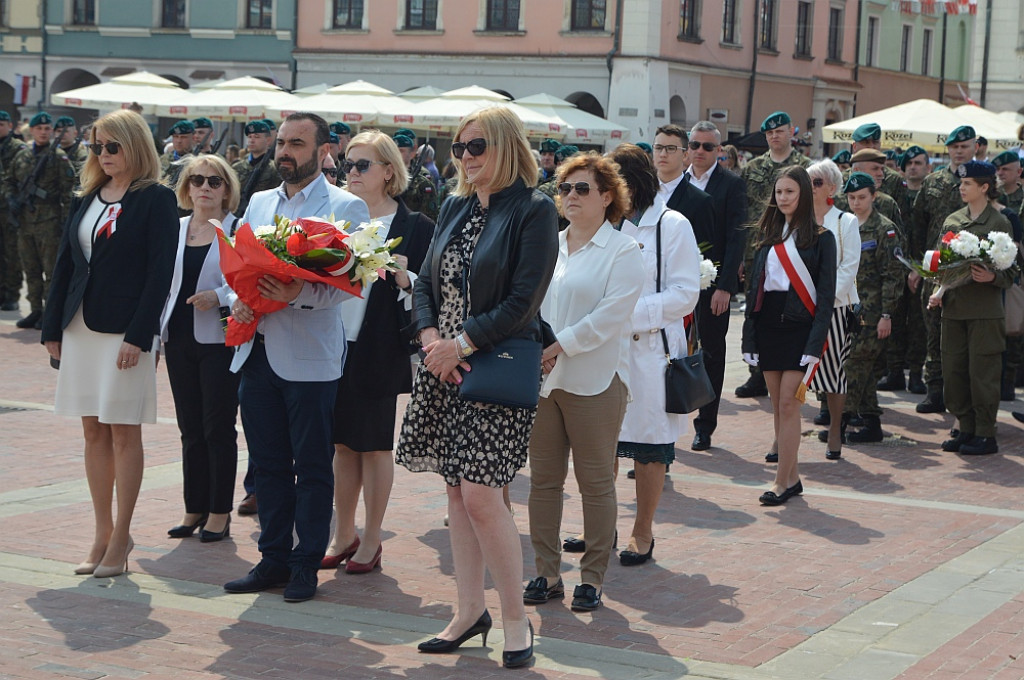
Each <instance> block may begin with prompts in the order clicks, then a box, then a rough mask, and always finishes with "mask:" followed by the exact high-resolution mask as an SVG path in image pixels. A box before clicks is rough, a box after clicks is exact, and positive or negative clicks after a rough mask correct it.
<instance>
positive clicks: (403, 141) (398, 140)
mask: <svg viewBox="0 0 1024 680" xmlns="http://www.w3.org/2000/svg"><path fill="white" fill-rule="evenodd" d="M392 139H394V140H395V145H396V146H398V148H399V149H412V148H413V147H415V146H416V145H415V144H414V143H413V141H412V137H409V136H408V135H402V134H399V133H397V132H396V133H395V134H394V136H392Z"/></svg>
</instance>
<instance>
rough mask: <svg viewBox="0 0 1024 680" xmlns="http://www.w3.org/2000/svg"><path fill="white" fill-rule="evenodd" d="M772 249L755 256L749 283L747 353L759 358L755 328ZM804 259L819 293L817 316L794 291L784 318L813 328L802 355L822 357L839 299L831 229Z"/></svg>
mask: <svg viewBox="0 0 1024 680" xmlns="http://www.w3.org/2000/svg"><path fill="white" fill-rule="evenodd" d="M771 248H772V246H762V247H761V248H758V250H757V252H756V253H754V264H753V266H752V267H751V271H750V276H749V278H748V279H747V311H746V318H745V319H744V321H743V352H744V353H746V354H757V353H758V350H757V342H756V339H755V333H754V327H755V326H756V324H757V317H758V316H759V314H760V311H761V300H762V299H763V298H764V278H765V274H764V267H765V262H766V261H767V260H768V251H769V250H771ZM797 252H798V253H800V259H801V260H803V261H804V264H805V265H806V266H807V271H808V272H810V274H811V279H812V280H813V281H814V289H815V291H816V293H817V299H816V300H815V306H814V309H815V311H814V316H813V317H812V316H811V314H810V312H808V311H807V308H806V307H804V303H803V302H801V300H800V296H798V295H797V294H796V292H795V291H794V290H793V288H792V287H790V289H789V290H788V291H787V292H786V306H785V308H784V311H783V314H784V315H785V317H786V318H787V319H791V320H793V321H803V322H806V323H810V324H811V333H810V335H809V336H807V344H806V345H804V351H803V352H802V354H805V355H807V356H813V357H820V356H821V354H822V348H823V347H824V345H825V338H827V337H828V327H829V324H830V323H831V321H832V307H833V305H834V304H835V296H836V237H835V236H833V235H832V232H830V231H828V230H827V229H822V230H821V231H819V232H818V238H817V239H815V241H814V245H812V246H811V247H810V248H806V249H802V250H797Z"/></svg>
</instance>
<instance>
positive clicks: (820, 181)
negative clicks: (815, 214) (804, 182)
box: [811, 177, 825, 189]
mask: <svg viewBox="0 0 1024 680" xmlns="http://www.w3.org/2000/svg"><path fill="white" fill-rule="evenodd" d="M811 186H812V187H814V188H815V189H820V188H822V187H823V186H825V180H823V179H822V178H820V177H815V178H814V179H812V180H811Z"/></svg>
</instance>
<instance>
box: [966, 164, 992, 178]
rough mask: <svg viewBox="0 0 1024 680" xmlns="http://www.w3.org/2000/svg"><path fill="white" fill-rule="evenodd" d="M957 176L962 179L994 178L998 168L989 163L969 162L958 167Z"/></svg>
mask: <svg viewBox="0 0 1024 680" xmlns="http://www.w3.org/2000/svg"><path fill="white" fill-rule="evenodd" d="M956 174H957V176H959V177H960V178H961V179H963V178H964V177H994V176H995V174H996V166H994V165H992V164H991V163H989V162H988V161H967V162H966V163H964V164H962V165H958V166H957V168H956Z"/></svg>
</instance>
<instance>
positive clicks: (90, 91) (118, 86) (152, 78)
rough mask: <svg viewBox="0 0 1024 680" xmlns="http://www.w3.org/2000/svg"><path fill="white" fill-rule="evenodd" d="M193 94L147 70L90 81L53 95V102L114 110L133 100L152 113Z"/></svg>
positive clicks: (126, 106)
mask: <svg viewBox="0 0 1024 680" xmlns="http://www.w3.org/2000/svg"><path fill="white" fill-rule="evenodd" d="M190 96H191V94H190V93H189V92H188V90H185V89H183V88H181V87H179V86H178V84H177V83H176V82H174V81H173V80H168V79H167V78H162V77H160V76H158V75H156V74H155V73H149V72H148V71H136V72H135V73H128V74H126V75H123V76H118V77H116V78H112V79H110V80H108V81H107V82H105V83H96V84H95V85H87V86H85V87H79V88H76V89H74V90H66V91H64V92H57V93H55V94H52V95H50V103H51V104H53V105H55V106H67V107H71V108H76V109H100V110H101V111H113V110H115V109H126V108H128V107H129V106H131V105H132V104H133V103H136V104H138V105H139V106H141V107H142V113H143V114H153V113H156V112H157V108H158V107H160V106H172V105H174V104H178V103H181V102H184V101H187V100H188V99H189V97H190Z"/></svg>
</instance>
